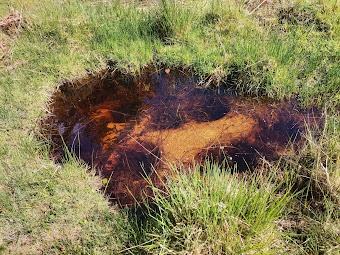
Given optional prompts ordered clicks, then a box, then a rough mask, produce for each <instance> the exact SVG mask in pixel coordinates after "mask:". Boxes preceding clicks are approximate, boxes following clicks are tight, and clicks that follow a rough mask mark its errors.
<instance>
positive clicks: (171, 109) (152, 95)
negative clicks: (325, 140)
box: [44, 67, 316, 205]
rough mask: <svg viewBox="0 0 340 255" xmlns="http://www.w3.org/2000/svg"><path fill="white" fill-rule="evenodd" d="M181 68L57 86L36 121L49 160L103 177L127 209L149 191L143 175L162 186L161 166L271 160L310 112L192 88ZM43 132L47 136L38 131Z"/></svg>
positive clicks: (249, 167) (296, 135)
mask: <svg viewBox="0 0 340 255" xmlns="http://www.w3.org/2000/svg"><path fill="white" fill-rule="evenodd" d="M197 84H198V81H197V78H196V77H195V76H194V75H192V74H191V73H190V72H188V71H183V70H180V69H178V70H170V72H169V70H166V72H165V70H163V69H162V70H156V69H155V68H153V67H147V68H145V69H144V70H143V72H142V73H141V74H140V75H133V74H131V73H128V72H125V73H124V72H123V71H121V70H110V69H106V70H103V71H100V72H98V73H95V74H89V75H87V76H86V77H84V78H82V79H79V80H76V81H70V82H65V83H64V84H62V85H61V86H60V87H59V88H58V90H57V91H56V92H55V94H54V95H53V98H52V103H51V105H50V111H51V112H52V114H51V115H50V116H49V117H48V118H47V119H46V120H45V121H44V130H45V133H48V135H49V136H50V137H51V139H52V141H53V144H54V150H53V155H54V158H55V159H56V160H60V158H61V157H62V156H63V155H64V147H63V144H64V143H65V144H66V147H67V148H68V150H70V151H73V152H74V153H75V155H77V156H78V157H80V158H81V159H82V160H84V161H85V162H87V163H88V164H90V165H93V166H95V168H96V170H97V171H98V174H99V175H100V176H101V177H102V178H106V179H107V180H108V183H107V184H105V186H107V187H105V190H106V193H107V195H108V196H109V197H110V198H111V200H112V201H113V202H117V203H119V204H120V205H132V204H134V203H135V199H137V200H140V199H141V198H142V196H143V194H144V193H146V194H149V195H151V194H150V190H149V189H148V183H147V181H146V180H145V177H146V176H148V178H149V179H150V180H151V181H152V182H153V183H154V184H155V185H159V186H162V185H163V181H164V180H165V179H166V178H165V177H166V175H167V170H168V165H169V164H175V165H183V166H184V167H187V166H190V164H192V163H193V162H194V161H195V162H201V161H202V160H204V159H205V158H206V157H209V158H213V159H214V160H216V161H218V162H222V161H224V162H226V163H227V164H228V165H229V166H230V167H232V168H234V169H237V171H239V172H242V171H253V170H254V169H256V167H257V165H258V164H259V162H260V161H261V159H266V160H269V161H271V160H276V159H278V158H279V157H280V156H281V155H283V154H284V153H285V152H286V151H287V150H289V149H292V146H290V144H291V141H292V140H294V141H299V140H300V139H301V135H300V130H302V129H303V128H304V123H305V121H307V122H316V117H315V114H314V111H313V110H312V109H309V110H303V111H302V110H301V109H297V108H296V106H294V104H293V103H292V102H273V101H270V100H256V99H251V98H244V97H237V96H235V95H234V93H233V92H232V91H230V90H228V88H222V87H220V88H219V89H215V90H214V89H207V88H202V87H198V86H197ZM46 130H47V131H46Z"/></svg>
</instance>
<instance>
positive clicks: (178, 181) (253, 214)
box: [132, 161, 291, 254]
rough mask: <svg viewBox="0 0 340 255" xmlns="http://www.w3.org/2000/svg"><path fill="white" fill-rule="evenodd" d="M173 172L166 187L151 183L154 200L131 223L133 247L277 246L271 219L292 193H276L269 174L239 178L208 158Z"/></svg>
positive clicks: (164, 250) (184, 250)
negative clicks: (134, 242)
mask: <svg viewBox="0 0 340 255" xmlns="http://www.w3.org/2000/svg"><path fill="white" fill-rule="evenodd" d="M175 169H176V168H175ZM174 171H175V172H174V175H175V176H176V178H169V180H168V185H167V186H166V188H165V190H159V189H157V188H156V187H154V186H153V185H152V183H151V187H152V189H153V191H154V194H155V198H153V200H152V201H153V204H152V205H149V204H146V205H145V207H146V208H144V209H142V214H144V216H143V217H144V218H143V217H142V219H140V220H139V221H135V224H134V225H133V227H132V229H133V230H134V232H132V235H133V236H135V237H139V238H135V241H136V243H137V244H138V245H137V248H136V249H139V251H140V252H141V251H144V252H146V253H150V254H155V253H158V254H177V253H180V254H250V253H256V254H259V253H261V254H262V253H270V252H273V251H275V248H274V247H272V245H273V244H274V243H275V241H277V239H279V233H278V231H277V228H276V223H275V221H276V220H277V219H279V218H280V217H281V216H282V212H283V209H284V208H285V206H286V205H287V204H288V202H289V201H290V199H291V197H290V196H289V195H288V192H284V193H277V190H278V188H279V187H280V186H281V185H280V183H278V182H275V181H274V179H273V178H272V176H271V175H266V176H265V175H262V174H259V173H257V174H256V173H254V174H253V175H252V176H243V177H241V176H240V175H235V174H231V169H230V168H228V167H223V166H221V165H218V164H215V163H211V162H209V161H206V162H205V164H204V166H203V167H200V166H199V165H196V166H194V167H193V168H192V169H190V170H189V171H187V170H184V169H183V170H181V169H176V170H174ZM139 217H140V216H139ZM137 218H138V217H137ZM132 222H133V221H132Z"/></svg>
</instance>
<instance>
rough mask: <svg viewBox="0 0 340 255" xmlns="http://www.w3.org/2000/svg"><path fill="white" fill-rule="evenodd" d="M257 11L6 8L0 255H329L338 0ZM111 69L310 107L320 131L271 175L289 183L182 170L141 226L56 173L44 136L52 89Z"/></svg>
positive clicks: (82, 174)
mask: <svg viewBox="0 0 340 255" xmlns="http://www.w3.org/2000/svg"><path fill="white" fill-rule="evenodd" d="M257 4H258V3H255V2H253V1H249V2H246V1H231V0H211V1H168V0H161V1H149V2H148V1H146V2H145V3H144V2H143V3H141V2H139V1H136V2H135V1H126V2H124V1H90V0H84V1H80V0H75V1H66V0H65V1H52V0H44V1H37V0H29V1H24V0H12V1H6V0H5V1H1V3H0V17H5V16H6V15H7V13H9V12H10V10H11V8H14V9H16V10H18V11H19V12H20V13H21V14H22V15H23V17H24V22H23V23H22V24H21V26H19V27H18V28H17V29H15V32H14V33H9V34H8V33H5V32H2V31H0V46H1V45H6V46H7V47H8V49H9V51H8V52H7V53H6V54H5V55H4V57H3V58H2V59H0V70H1V71H0V251H3V252H4V253H8V254H37V253H42V252H44V253H47V254H56V253H57V254H60V253H64V254H76V253H81V254H88V253H90V254H110V253H119V252H120V251H123V250H124V251H125V253H131V252H132V253H137V254H138V252H145V253H154V252H156V251H157V252H158V253H161V254H166V253H171V252H172V251H173V252H175V253H183V254H190V253H191V254H200V253H204V252H205V253H206V254H209V253H210V254H215V253H221V254H223V253H233V252H234V251H237V252H238V253H244V254H263V253H273V254H277V253H283V254H287V253H290V254H319V253H327V252H328V253H330V254H336V253H337V252H338V251H339V249H340V246H339V243H340V240H339V237H338V236H339V235H340V231H339V227H338V226H339V225H340V224H339V193H340V191H339V186H340V179H339V178H340V177H339V175H340V171H339V169H340V153H339V151H340V121H339V120H340V117H339V113H338V109H339V107H340V92H339V91H340V78H339V73H340V59H339V56H340V52H339V48H340V47H339V44H340V40H339V39H340V12H339V3H338V1H336V0H324V1H303V0H300V1H298V0H291V1H285V2H284V3H282V4H279V3H274V4H269V5H266V6H262V7H261V8H259V9H258V10H257V11H254V12H253V13H252V14H250V12H251V10H253V9H254V8H255V7H256V6H257ZM1 49H2V48H1V47H0V56H1V55H3V54H2V52H1ZM108 61H116V63H117V66H118V67H121V68H127V69H128V70H130V71H131V72H135V73H136V74H138V73H139V72H140V71H141V68H142V67H143V66H145V65H147V64H149V63H151V62H152V63H153V64H154V65H156V66H164V65H165V66H169V67H172V66H185V67H187V68H189V69H191V70H192V71H193V72H195V73H196V74H197V75H198V77H200V78H202V80H203V79H205V82H206V83H210V82H217V83H221V84H227V85H228V86H230V87H232V88H234V89H236V91H237V93H239V94H243V95H251V96H254V97H260V96H267V97H270V98H274V99H276V100H283V99H289V98H296V99H297V101H298V102H299V104H300V105H301V106H308V105H311V104H317V105H319V106H320V107H323V108H324V109H326V110H325V112H326V113H327V114H326V115H325V118H326V124H325V126H324V127H322V128H321V129H319V130H306V132H305V136H306V138H307V142H306V143H305V145H303V146H301V148H300V150H299V155H291V156H290V157H289V156H287V157H285V158H283V159H281V161H280V162H278V163H277V164H274V166H273V167H272V169H271V170H272V171H274V170H276V171H277V172H278V173H280V174H281V175H282V176H285V178H283V179H278V178H279V176H281V175H278V176H276V175H275V178H274V177H273V178H271V179H266V178H259V176H256V175H255V176H253V177H248V178H245V179H238V178H236V176H233V175H231V174H230V173H229V172H228V171H227V170H226V171H224V170H223V169H221V168H219V167H217V166H216V165H214V164H211V165H206V167H207V168H211V169H210V170H209V171H208V172H204V173H205V177H204V179H201V178H199V175H198V172H197V169H196V170H194V171H193V173H192V175H189V174H185V173H182V172H180V174H179V179H178V181H175V182H173V181H170V186H169V192H168V194H167V196H165V197H164V196H163V195H162V194H158V196H157V199H156V205H155V207H153V208H149V209H150V213H149V214H146V215H144V219H143V220H140V219H139V220H138V222H137V223H136V217H137V216H134V213H133V212H128V211H126V210H117V208H115V207H110V206H108V203H107V201H106V199H105V198H104V197H103V196H102V194H100V193H99V192H97V190H98V187H99V186H100V182H101V181H100V180H99V179H98V177H95V176H93V175H92V174H88V171H87V170H88V169H87V166H84V165H82V164H81V163H79V162H78V161H77V160H76V159H74V158H73V157H71V156H70V157H69V160H68V161H67V162H66V163H65V164H64V165H62V166H59V165H57V164H55V163H54V162H52V161H51V160H50V159H49V156H48V146H47V145H46V143H45V141H44V140H43V139H41V138H40V136H39V133H40V131H39V122H40V120H41V118H43V117H44V115H45V112H46V109H47V105H48V102H49V98H50V96H51V94H52V92H53V91H54V90H55V88H56V86H57V84H59V83H60V82H61V81H63V80H65V79H74V78H77V77H81V76H82V75H84V74H85V73H86V72H87V71H90V72H92V71H95V70H99V69H102V68H104V67H105V66H106V64H107V62H108ZM210 171H211V172H210ZM275 182H276V183H277V185H278V186H275V185H273V183H275ZM259 184H261V185H259ZM228 187H230V188H231V187H233V189H230V190H229V191H228V192H225V190H228ZM236 187H237V189H236ZM279 187H280V189H278V188H279ZM290 188H292V189H290ZM156 191H157V190H155V192H156ZM242 191H243V192H242ZM226 212H228V213H226ZM141 224H142V225H141ZM133 247H135V248H133Z"/></svg>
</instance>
